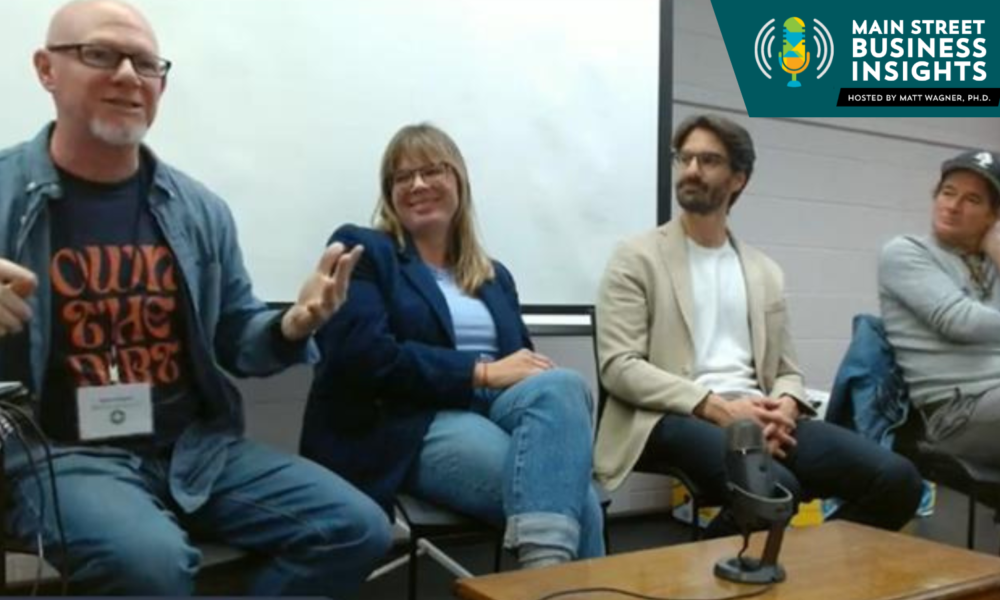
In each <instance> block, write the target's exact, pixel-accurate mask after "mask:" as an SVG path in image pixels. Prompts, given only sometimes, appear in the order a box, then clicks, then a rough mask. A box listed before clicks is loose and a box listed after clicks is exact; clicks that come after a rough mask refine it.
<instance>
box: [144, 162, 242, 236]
mask: <svg viewBox="0 0 1000 600" xmlns="http://www.w3.org/2000/svg"><path fill="white" fill-rule="evenodd" d="M152 160H153V161H154V172H153V185H154V186H160V187H162V188H164V189H166V190H167V193H169V194H170V195H171V198H172V199H174V200H180V201H181V202H183V203H184V205H185V206H186V208H187V209H188V210H190V211H193V212H195V213H204V214H205V215H206V216H208V217H209V218H210V220H209V221H207V223H209V224H213V225H218V224H220V223H222V224H225V225H227V226H230V225H232V212H231V211H230V209H229V205H228V204H226V202H225V201H224V200H223V199H222V198H221V197H220V196H219V195H218V194H216V193H215V192H213V191H212V190H210V189H209V188H208V186H206V185H205V184H204V183H202V182H201V181H199V180H197V179H195V178H194V177H192V176H191V175H188V174H187V173H185V172H183V171H181V170H180V169H177V168H175V167H174V166H172V165H170V164H169V163H166V162H164V161H162V160H160V159H158V158H156V157H155V156H154V157H153V159H152Z"/></svg>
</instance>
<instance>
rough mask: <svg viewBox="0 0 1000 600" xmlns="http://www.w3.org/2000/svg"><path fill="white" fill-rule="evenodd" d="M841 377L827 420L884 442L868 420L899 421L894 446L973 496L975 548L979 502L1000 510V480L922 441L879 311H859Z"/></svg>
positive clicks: (969, 528) (971, 542) (930, 474)
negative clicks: (986, 477) (991, 477)
mask: <svg viewBox="0 0 1000 600" xmlns="http://www.w3.org/2000/svg"><path fill="white" fill-rule="evenodd" d="M855 345H857V346H858V347H857V348H855ZM836 380H837V383H836V385H834V390H833V394H832V397H831V399H830V410H829V411H828V412H827V420H828V421H830V422H833V423H836V424H838V425H841V426H843V427H846V428H848V429H852V430H854V431H857V432H859V434H860V435H865V436H866V437H869V438H871V439H873V440H874V441H876V442H878V443H883V444H886V443H887V442H886V441H885V439H884V436H885V432H884V431H882V430H880V429H879V428H877V427H866V426H865V424H866V423H869V422H873V419H872V415H877V416H878V418H877V419H875V420H874V421H875V422H881V423H889V422H892V423H893V424H898V425H899V426H898V427H897V428H894V429H893V428H890V430H889V431H891V432H893V435H894V436H895V438H894V440H893V441H892V449H893V450H894V451H895V452H897V453H899V454H902V455H903V456H905V457H907V458H908V459H910V461H911V462H913V464H914V465H915V466H916V467H917V469H918V470H919V471H920V474H921V475H922V476H923V477H924V479H927V480H929V481H934V482H936V483H938V484H940V485H943V486H945V487H947V488H950V489H953V490H955V491H956V492H959V493H960V494H964V495H966V496H968V498H969V510H968V520H967V523H966V547H968V548H969V549H970V550H972V549H974V548H975V545H976V507H977V504H978V503H979V502H986V503H987V504H989V505H991V506H992V507H993V508H994V509H995V510H996V509H997V507H998V505H1000V502H998V498H1000V482H998V481H989V480H987V479H985V478H984V477H982V476H981V475H979V474H977V473H976V472H975V470H974V469H973V468H971V467H970V466H969V465H967V464H965V463H963V462H962V461H961V460H959V459H957V458H955V457H953V456H948V455H944V454H939V453H935V452H932V451H931V450H930V448H929V446H928V445H927V444H926V443H924V442H923V440H924V439H925V437H926V435H925V431H924V420H923V417H922V415H921V414H920V411H918V410H915V409H914V408H913V407H912V405H911V404H910V399H909V392H908V389H907V385H906V382H905V380H904V378H903V373H902V370H901V369H900V367H899V365H898V364H897V363H896V357H895V352H894V350H893V348H892V346H891V344H889V340H888V336H887V335H886V332H885V326H884V324H883V322H882V319H881V318H880V317H876V316H873V315H866V314H861V315H856V316H855V317H854V322H853V332H852V337H851V347H849V348H848V351H847V353H846V354H845V355H844V358H843V360H842V361H841V364H840V367H839V368H838V371H837V377H836ZM994 521H997V522H1000V513H997V514H996V515H994Z"/></svg>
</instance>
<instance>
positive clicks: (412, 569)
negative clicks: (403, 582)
mask: <svg viewBox="0 0 1000 600" xmlns="http://www.w3.org/2000/svg"><path fill="white" fill-rule="evenodd" d="M417 550H418V546H417V536H415V535H413V531H410V548H409V553H410V564H409V570H408V571H407V574H408V576H407V592H406V597H407V598H409V600H417V559H418V558H420V555H419V554H418V553H417Z"/></svg>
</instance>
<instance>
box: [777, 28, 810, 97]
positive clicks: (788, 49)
mask: <svg viewBox="0 0 1000 600" xmlns="http://www.w3.org/2000/svg"><path fill="white" fill-rule="evenodd" d="M782 39H783V40H784V41H782V43H781V69H782V70H783V71H784V72H785V73H790V74H791V75H792V80H791V81H789V82H788V87H796V88H797V87H802V84H801V83H799V81H798V79H796V78H797V77H798V74H799V73H801V72H802V71H805V70H806V67H808V66H809V53H808V52H806V24H805V21H803V20H802V19H800V18H798V17H791V18H790V19H788V20H786V21H785V32H784V35H782Z"/></svg>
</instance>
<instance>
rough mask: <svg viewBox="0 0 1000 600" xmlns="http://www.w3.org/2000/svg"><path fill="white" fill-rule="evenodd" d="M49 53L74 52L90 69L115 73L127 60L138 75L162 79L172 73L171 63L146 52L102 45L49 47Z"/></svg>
mask: <svg viewBox="0 0 1000 600" xmlns="http://www.w3.org/2000/svg"><path fill="white" fill-rule="evenodd" d="M48 50H49V52H72V53H74V54H76V57H77V58H78V59H80V62H82V63H83V64H85V65H87V66H88V67H94V68H95V69H103V70H105V71H114V70H115V69H117V68H118V67H119V65H121V64H122V61H123V60H125V59H126V58H127V59H129V62H131V63H132V68H133V69H135V72H136V74H137V75H140V76H142V77H148V78H150V79H160V78H163V77H165V76H166V75H167V73H168V72H169V71H170V65H171V63H170V61H169V60H167V59H165V58H161V57H159V56H157V55H155V54H148V53H145V52H122V51H121V50H116V49H114V48H110V47H108V46H102V45H100V44H60V45H57V46H48Z"/></svg>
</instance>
